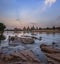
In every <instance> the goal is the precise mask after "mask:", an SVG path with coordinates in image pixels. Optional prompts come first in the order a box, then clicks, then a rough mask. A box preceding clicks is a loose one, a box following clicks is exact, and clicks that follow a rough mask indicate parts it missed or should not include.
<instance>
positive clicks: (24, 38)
mask: <svg viewBox="0 0 60 64" xmlns="http://www.w3.org/2000/svg"><path fill="white" fill-rule="evenodd" d="M20 41H21V42H22V43H24V44H32V43H34V39H32V38H30V37H28V38H26V37H23V38H20Z"/></svg>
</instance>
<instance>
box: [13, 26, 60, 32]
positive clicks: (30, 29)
mask: <svg viewBox="0 0 60 64" xmlns="http://www.w3.org/2000/svg"><path fill="white" fill-rule="evenodd" d="M56 29H57V30H60V27H55V26H53V27H52V28H50V27H46V28H41V27H35V26H32V27H29V26H28V27H25V26H24V27H23V29H21V28H19V29H18V28H14V30H16V31H32V30H56Z"/></svg>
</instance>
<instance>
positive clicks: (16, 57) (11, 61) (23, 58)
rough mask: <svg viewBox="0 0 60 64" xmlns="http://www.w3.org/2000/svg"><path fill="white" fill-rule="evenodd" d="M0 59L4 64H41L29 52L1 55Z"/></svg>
mask: <svg viewBox="0 0 60 64" xmlns="http://www.w3.org/2000/svg"><path fill="white" fill-rule="evenodd" d="M0 59H1V60H2V61H3V62H5V63H6V64H41V62H40V60H39V59H38V58H37V57H36V56H35V55H34V53H33V52H32V51H30V50H22V51H20V52H14V53H10V54H1V55H0ZM2 61H1V63H2ZM5 63H3V64H5Z"/></svg>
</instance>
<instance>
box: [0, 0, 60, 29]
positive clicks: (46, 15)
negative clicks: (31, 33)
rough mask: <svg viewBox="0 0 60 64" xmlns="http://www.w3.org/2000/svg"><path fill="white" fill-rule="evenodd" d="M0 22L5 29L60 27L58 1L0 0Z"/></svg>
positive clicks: (59, 4) (59, 2) (59, 3)
mask: <svg viewBox="0 0 60 64" xmlns="http://www.w3.org/2000/svg"><path fill="white" fill-rule="evenodd" d="M0 22H2V23H4V24H5V25H6V26H7V28H15V27H17V28H23V27H24V26H26V27H27V26H30V27H31V26H33V25H34V26H38V27H52V26H60V0H0Z"/></svg>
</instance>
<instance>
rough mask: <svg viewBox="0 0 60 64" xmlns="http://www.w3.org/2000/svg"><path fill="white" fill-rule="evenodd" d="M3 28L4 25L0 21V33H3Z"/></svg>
mask: <svg viewBox="0 0 60 64" xmlns="http://www.w3.org/2000/svg"><path fill="white" fill-rule="evenodd" d="M5 28H6V26H5V25H4V24H3V23H0V34H1V35H2V34H3V32H4V29H5Z"/></svg>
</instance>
